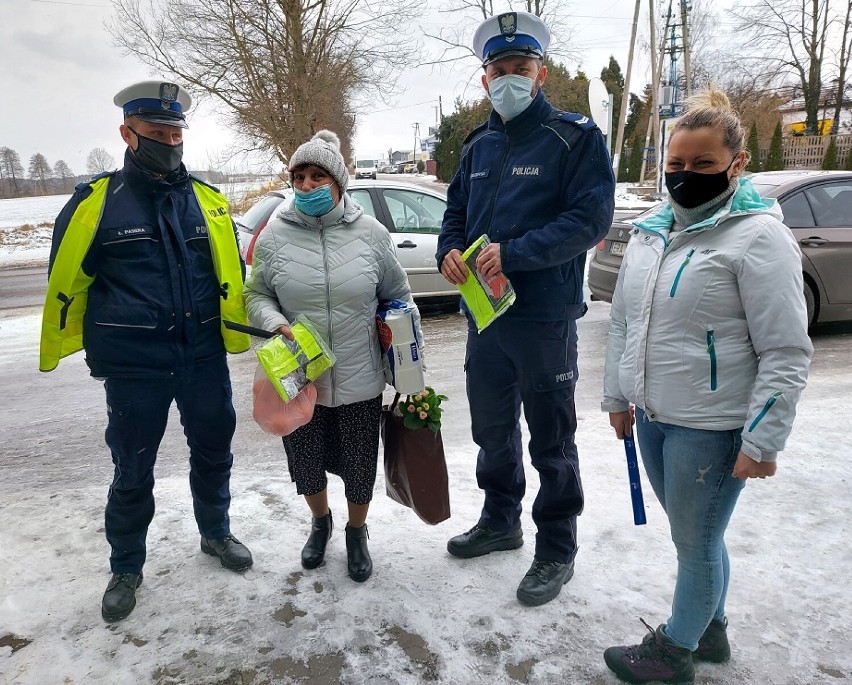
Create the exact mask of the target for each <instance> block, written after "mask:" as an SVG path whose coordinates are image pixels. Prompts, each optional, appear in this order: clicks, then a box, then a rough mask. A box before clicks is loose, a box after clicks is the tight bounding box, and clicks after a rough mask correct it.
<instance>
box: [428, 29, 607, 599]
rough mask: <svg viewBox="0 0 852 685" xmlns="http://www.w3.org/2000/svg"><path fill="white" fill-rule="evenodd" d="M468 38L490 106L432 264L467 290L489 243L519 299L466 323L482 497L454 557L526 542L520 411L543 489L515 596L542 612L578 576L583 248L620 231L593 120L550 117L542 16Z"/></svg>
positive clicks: (486, 266) (493, 260)
mask: <svg viewBox="0 0 852 685" xmlns="http://www.w3.org/2000/svg"><path fill="white" fill-rule="evenodd" d="M473 42H474V50H475V52H476V54H477V55H478V56H479V57H481V58H482V61H483V67H484V69H485V74H484V75H483V77H482V84H483V87H484V88H485V90H486V92H487V93H488V97H489V99H490V100H491V103H492V106H493V108H494V111H493V112H492V113H491V116H490V117H489V119H488V121H487V122H486V123H484V124H482V125H481V126H479V127H478V128H476V129H475V130H474V131H473V132H472V133H471V134H470V135H469V136H468V138H467V140H466V141H465V143H464V147H463V149H462V156H461V164H460V166H459V169H458V172H457V173H456V175H455V176H454V177H453V180H452V182H451V183H450V187H449V191H448V195H447V199H448V206H447V211H446V213H445V215H444V222H443V226H442V228H441V235H440V237H439V239H438V253H437V255H436V256H437V260H438V265H439V268H440V269H441V273H442V274H443V275H444V276H445V278H447V280H448V281H450V282H451V283H454V284H460V283H463V282H464V280H465V277H466V274H467V267H466V266H465V264H464V262H463V261H462V259H461V254H462V252H463V251H464V250H465V249H466V248H467V247H468V246H470V245H471V244H472V243H473V242H474V241H475V240H476V239H477V238H479V237H480V236H481V235H483V234H486V235H487V236H488V237H489V239H490V241H491V242H490V244H489V245H488V246H487V247H486V248H485V249H484V250H483V251H482V252H481V253H480V255H479V256H478V258H477V261H476V266H477V270H478V271H480V272H481V273H482V275H483V276H484V277H485V278H486V279H490V278H492V277H494V276H497V275H498V274H501V273H502V274H505V276H506V277H507V278H508V279H509V281H510V282H511V283H512V286H513V287H514V289H515V292H516V301H515V303H514V304H513V305H512V306H511V307H510V308H509V309H508V310H507V311H506V312H505V313H504V314H503V315H502V316H501V317H500V318H498V319H496V320H495V321H494V322H493V323H491V324H490V325H489V326H488V327H487V328H485V329H484V330H483V331H481V332H480V333H477V330H476V327H475V325H474V322H473V319H472V317H471V316H470V315H468V342H467V353H466V362H465V369H466V372H467V390H468V399H469V402H470V412H471V425H472V432H473V439H474V441H475V442H476V444H477V445H479V448H480V450H479V457H478V460H477V465H476V477H477V482H478V484H479V487H480V488H482V490H484V491H485V502H484V505H483V507H482V513H481V515H480V518H479V521H478V522H477V524H476V525H475V526H474V527H473V528H471V529H470V530H469V531H467V532H466V533H464V534H462V535H458V536H456V537H454V538H452V539H451V540H450V541H449V542H448V543H447V549H448V550H449V552H450V553H451V554H453V555H454V556H457V557H462V558H470V557H477V556H481V555H484V554H488V553H490V552H495V551H502V550H511V549H516V548H518V547H520V546H521V545H522V544H523V533H522V531H521V522H520V516H521V500H522V498H523V496H524V491H525V487H526V482H525V479H524V469H523V459H522V456H523V453H522V447H521V429H520V425H519V419H520V410H521V406H522V405H523V410H524V417H525V419H526V422H527V426H528V429H529V434H530V442H529V452H530V459H531V462H532V465H533V466H534V467H535V468H536V469H537V470H538V472H539V477H540V483H541V484H540V486H539V491H538V494H537V496H536V498H535V501H534V503H533V510H532V517H533V521H534V522H535V524H536V527H537V533H536V541H535V556H534V559H533V562H532V565H531V567H530V569H529V571H528V572H527V574H526V575H525V576H524V578H523V579H522V581H521V583H520V585H519V587H518V590H517V597H518V599H519V601H521V602H522V603H524V604H527V605H540V604H544V603H545V602H549V601H550V600H552V599H553V598H554V597H556V596H557V595H558V594H559V592H560V590H561V589H562V586H563V585H564V584H565V583H567V582H568V580H569V579H570V578H571V576H572V574H573V572H574V557H575V555H576V552H577V522H576V519H577V516H578V515H579V514H580V512H581V511H582V509H583V490H582V486H581V483H580V471H579V461H578V456H577V448H576V445H575V444H574V433H575V431H576V427H577V418H576V413H575V410H574V386H575V383H576V381H577V327H576V319H577V318H579V317H581V316H582V315H583V314H584V313H585V311H586V306H585V304H584V302H583V273H584V266H585V259H586V251H587V250H589V248H591V247H592V246H594V245H595V244H596V243H597V242H599V241H600V240H601V239H602V238H603V237H604V235H606V232H607V230H608V229H609V226H610V224H611V223H612V216H613V208H614V196H615V179H614V178H613V173H612V168H611V166H610V159H609V154H608V151H607V148H606V144H605V142H604V137H603V135H602V134H601V132H600V130H599V129H598V128H597V126H595V124H594V122H592V121H590V120H589V119H588V118H587V117H585V116H582V115H579V114H571V113H567V112H560V111H558V110H556V109H554V108H553V107H552V106H551V105H550V103H549V102H548V101H547V98H546V97H545V96H544V92H543V91H542V89H541V87H542V84H543V83H544V80H545V78H546V76H547V67H546V66H544V65H543V64H542V58H543V57H544V53H545V51H546V49H547V46H548V44H549V42H550V32H549V30H548V28H547V26H545V24H544V23H543V22H542V21H541V20H540V19H539V18H538V17H536V16H534V15H531V14H527V13H524V12H507V13H504V14H500V15H497V16H494V17H491V18H489V19H487V20H485V21H484V22H483V23H482V24H481V25H480V26H479V28H478V29H477V31H476V34H475V35H474V40H473Z"/></svg>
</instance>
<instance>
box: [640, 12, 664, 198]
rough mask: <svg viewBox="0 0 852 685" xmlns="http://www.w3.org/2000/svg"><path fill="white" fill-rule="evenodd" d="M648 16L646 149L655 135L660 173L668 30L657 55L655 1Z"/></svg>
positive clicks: (644, 170)
mask: <svg viewBox="0 0 852 685" xmlns="http://www.w3.org/2000/svg"><path fill="white" fill-rule="evenodd" d="M649 5H650V7H649V10H648V14H649V16H650V18H651V27H650V29H651V117H650V121H649V122H648V132H647V134H646V135H645V149H646V150H650V145H651V134H652V133H653V135H654V162H655V164H654V165H655V166H656V167H657V170H658V171H659V168H660V165H659V161H660V160H659V156H660V140H659V139H660V80H661V79H662V75H663V57H664V55H665V49H664V43H665V40H666V30H668V26H666V28H665V29H664V30H663V31H662V34H661V43H660V54H659V55H657V35H656V20H655V11H654V0H650V2H649ZM648 161H649V160H648V158H647V156H645V155H643V156H642V168H641V170H640V172H639V183H644V181H645V174H646V173H647V163H648Z"/></svg>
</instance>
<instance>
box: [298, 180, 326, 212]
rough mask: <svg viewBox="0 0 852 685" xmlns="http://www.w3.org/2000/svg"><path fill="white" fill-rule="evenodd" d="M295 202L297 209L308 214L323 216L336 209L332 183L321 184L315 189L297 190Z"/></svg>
mask: <svg viewBox="0 0 852 685" xmlns="http://www.w3.org/2000/svg"><path fill="white" fill-rule="evenodd" d="M295 192H296V199H295V200H294V203H295V205H296V209H298V210H299V211H300V212H302V214H307V215H308V216H322V215H323V214H328V213H329V212H330V211H331V210H332V209H334V198H332V197H331V184H330V183H329V184H327V185H324V186H319V187H317V188H314V189H313V190H309V191H307V192H302V191H301V190H297V191H295Z"/></svg>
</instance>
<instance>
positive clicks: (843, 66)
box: [831, 0, 852, 133]
mask: <svg viewBox="0 0 852 685" xmlns="http://www.w3.org/2000/svg"><path fill="white" fill-rule="evenodd" d="M850 29H852V0H846V18H845V19H844V20H843V38H842V40H841V41H840V54H839V55H838V64H837V66H838V75H837V91H836V93H837V94H836V95H835V100H834V117H833V120H832V122H831V132H832V133H837V131H838V130H839V125H840V111H841V110H842V109H843V101H844V99H845V98H844V95H845V94H846V70H847V69H848V68H849V57H850V53H852V30H850Z"/></svg>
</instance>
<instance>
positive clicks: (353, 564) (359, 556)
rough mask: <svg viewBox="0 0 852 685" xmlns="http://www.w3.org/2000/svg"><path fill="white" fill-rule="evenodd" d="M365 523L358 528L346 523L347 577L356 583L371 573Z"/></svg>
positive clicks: (371, 565) (371, 566) (361, 581)
mask: <svg viewBox="0 0 852 685" xmlns="http://www.w3.org/2000/svg"><path fill="white" fill-rule="evenodd" d="M368 537H369V536H368V535H367V524H366V523H365V524H364V525H363V526H361V527H360V528H353V527H352V526H350V525H349V524H347V525H346V558H347V561H348V566H349V577H350V578H351V579H352V580H354V581H355V582H357V583H363V582H364V581H365V580H367V578H369V577H370V575H371V574H372V573H373V560H372V559H371V558H370V550H368V549H367V538H368Z"/></svg>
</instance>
